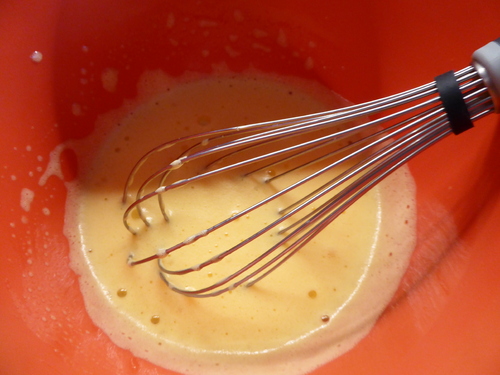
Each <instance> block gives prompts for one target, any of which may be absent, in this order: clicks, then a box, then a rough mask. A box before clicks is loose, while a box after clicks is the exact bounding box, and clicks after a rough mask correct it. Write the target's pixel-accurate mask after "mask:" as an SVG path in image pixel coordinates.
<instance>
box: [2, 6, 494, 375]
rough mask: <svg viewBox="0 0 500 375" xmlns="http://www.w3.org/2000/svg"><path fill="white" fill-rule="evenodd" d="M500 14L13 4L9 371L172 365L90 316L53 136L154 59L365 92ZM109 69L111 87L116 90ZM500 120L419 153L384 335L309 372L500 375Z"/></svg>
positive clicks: (484, 37) (6, 162) (460, 42)
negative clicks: (413, 237)
mask: <svg viewBox="0 0 500 375" xmlns="http://www.w3.org/2000/svg"><path fill="white" fill-rule="evenodd" d="M499 15H500V2H499V1H498V0H476V1H474V2H470V1H468V2H466V1H461V0H454V1H448V0H438V1H436V0H422V1H404V2H402V1H396V0H385V1H378V0H373V1H369V0H358V1H347V0H337V1H327V0H323V1H322V0H309V1H307V2H306V1H301V0H253V1H251V2H249V1H243V0H228V1H220V0H211V1H192V0H183V1H173V0H172V1H170V0H147V1H132V0H86V1H60V0H36V1H35V0H4V1H2V2H0V46H1V51H2V54H1V55H2V57H1V59H0V87H1V90H0V103H1V111H0V126H1V137H0V160H1V169H0V181H1V185H0V186H1V192H2V195H1V196H2V198H3V199H2V200H3V201H2V215H1V216H0V228H1V234H0V236H1V240H2V258H1V261H0V280H1V281H0V283H1V284H0V285H1V288H0V301H1V302H0V316H1V319H0V334H1V338H2V339H1V340H0V373H1V374H11V375H17V374H23V375H24V374H26V375H30V374H52V375H53V374H155V375H165V374H172V372H170V371H168V370H164V369H161V368H158V367H156V366H154V365H152V364H150V363H149V362H147V361H144V360H142V359H138V358H134V357H133V356H132V355H131V354H130V353H129V352H128V351H126V350H123V349H121V348H119V347H117V346H115V345H114V344H113V343H112V342H111V341H110V340H109V339H108V338H107V336H106V335H105V334H104V333H103V332H102V331H101V330H100V329H98V328H97V327H96V326H94V324H93V323H92V321H91V320H90V318H89V317H88V316H87V314H86V311H85V308H84V304H83V299H82V296H81V295H80V292H79V287H78V280H77V277H76V275H75V274H74V273H73V272H72V270H71V269H70V268H69V265H68V241H67V239H66V237H65V236H64V235H63V232H62V228H63V222H64V203H65V198H66V189H65V186H64V182H65V181H70V180H72V179H74V178H76V177H77V176H78V163H77V160H75V157H74V155H73V154H72V153H71V152H69V151H64V152H62V153H61V154H60V155H59V153H58V152H59V151H60V148H58V147H57V146H58V145H59V144H61V142H64V141H65V140H68V139H71V138H81V137H85V136H86V135H88V134H89V133H90V132H91V131H92V130H93V128H94V126H95V122H96V119H97V118H98V116H99V115H101V114H103V113H106V112H107V111H109V110H112V109H115V108H118V107H120V105H121V104H122V103H123V101H124V100H126V99H128V98H133V97H134V96H135V95H136V84H137V80H138V77H139V75H140V74H141V73H142V72H143V71H144V70H150V69H162V70H164V71H165V72H167V73H168V74H170V75H174V76H177V75H180V74H182V73H183V72H185V71H195V72H206V73H210V72H211V71H212V66H213V64H220V63H222V62H224V63H226V64H227V66H228V67H229V68H230V69H231V70H233V71H235V72H238V71H241V70H244V69H246V68H248V67H250V66H253V67H256V68H258V69H260V70H263V71H266V72H278V73H281V74H287V75H296V76H301V77H306V78H312V79H316V80H318V81H321V82H323V83H324V84H325V85H327V86H329V87H331V88H332V89H333V90H334V91H336V92H338V93H340V94H341V95H343V96H345V97H346V98H348V99H349V100H351V101H353V102H360V101H365V100H369V99H374V98H376V97H379V96H381V95H386V94H391V93H395V92H397V91H401V90H403V89H407V88H411V87H413V86H416V85H419V84H422V83H426V82H428V81H430V80H432V79H433V77H434V76H436V75H437V74H440V73H443V72H445V71H447V70H450V69H460V68H462V67H464V66H465V65H467V64H468V63H469V59H470V55H471V53H472V52H473V51H474V50H475V49H476V48H479V47H481V46H482V45H483V44H485V43H487V42H489V41H490V40H493V39H496V38H498V37H499V36H500V23H499V22H498V16H499ZM283 35H285V36H286V38H285V39H283ZM280 38H281V39H280ZM34 51H39V52H41V53H42V55H43V58H42V60H41V61H39V62H36V61H34V60H33V59H32V58H31V57H30V56H31V55H32V53H33V52H34ZM233 52H236V53H233ZM106 69H113V72H115V73H117V77H118V80H117V85H116V89H115V90H113V89H110V87H107V88H108V90H106V89H105V87H103V84H102V81H101V78H102V74H103V72H104V73H105V72H106ZM498 122H499V117H498V116H496V115H494V116H490V117H489V118H487V119H484V120H481V121H480V122H479V123H478V124H477V126H476V127H475V128H474V129H473V130H470V131H468V132H467V133H464V134H463V135H461V136H459V137H449V138H448V139H446V140H444V141H443V142H441V143H440V144H438V145H436V146H434V147H433V148H431V149H429V150H428V151H427V152H426V153H424V154H423V155H421V156H419V157H418V158H417V159H415V160H414V161H412V162H411V164H410V167H411V169H412V171H413V173H414V175H415V178H416V180H417V185H418V205H419V206H418V207H419V211H418V215H419V223H418V228H419V229H418V247H417V249H416V251H415V254H414V257H413V260H412V264H411V267H410V268H409V270H408V272H407V274H406V276H405V278H404V280H403V282H402V284H401V286H400V289H399V291H398V293H397V294H396V296H395V297H394V300H393V303H392V304H391V305H390V307H389V308H388V309H387V310H386V312H385V313H384V314H383V316H382V317H381V318H380V320H379V321H378V323H377V324H376V326H375V328H374V329H373V331H372V332H371V333H370V334H369V335H368V336H367V337H366V338H365V339H364V340H363V341H362V342H361V343H360V344H359V345H357V346H356V347H355V348H354V349H353V350H351V351H350V352H348V353H347V354H345V355H343V356H341V357H340V358H338V359H336V360H334V361H332V362H330V363H328V364H326V365H325V366H323V367H321V368H319V369H317V370H316V371H315V372H314V374H316V375H319V374H337V375H341V374H350V375H353V374H372V375H376V374H384V375H387V374H426V375H430V374H440V375H441V374H457V375H465V374H483V375H485V374H498V373H500V356H499V355H498V354H499V351H500V350H499V348H500V345H499V337H500V251H499V248H500V231H499V230H498V223H500V202H499V191H500V172H499V171H500V147H499V146H500V130H499V128H498V125H499V124H498ZM59 157H60V159H61V160H62V165H61V168H60V169H51V167H52V166H54V165H55V164H53V163H51V159H54V158H59ZM30 194H31V195H30ZM23 197H24V198H23Z"/></svg>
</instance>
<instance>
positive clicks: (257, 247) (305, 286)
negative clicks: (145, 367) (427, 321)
mask: <svg viewBox="0 0 500 375" xmlns="http://www.w3.org/2000/svg"><path fill="white" fill-rule="evenodd" d="M141 87H142V88H141V92H142V94H141V95H140V98H139V99H138V100H137V102H134V103H128V104H127V105H126V106H125V107H124V109H123V110H121V111H117V112H116V113H113V114H110V115H109V116H107V117H106V118H103V119H102V120H101V121H100V125H101V126H100V130H98V131H96V133H95V134H94V135H93V136H92V137H91V138H90V139H87V140H85V141H82V142H76V143H75V144H74V145H72V146H71V147H72V148H74V149H75V151H76V152H77V154H78V156H79V160H80V176H79V179H78V181H77V182H75V183H73V184H72V185H71V186H70V194H69V198H68V206H67V226H66V233H67V236H68V237H69V238H70V240H71V242H72V254H71V259H72V266H73V268H74V270H75V271H76V272H77V273H78V274H79V275H81V278H80V283H81V289H82V293H83V295H84V298H85V302H86V306H87V309H88V312H89V314H90V316H91V317H92V319H93V320H94V321H95V323H96V324H97V325H98V326H100V327H101V328H102V329H103V330H104V331H105V332H106V333H107V334H108V335H109V336H110V337H111V339H112V340H113V341H114V342H116V343H117V345H119V346H122V347H125V348H128V349H130V350H131V351H132V352H133V353H134V354H135V355H137V356H140V357H143V358H146V359H149V360H150V361H151V362H153V363H156V364H158V365H160V366H163V367H166V368H170V369H173V370H176V371H179V372H181V373H189V374H191V373H192V374H211V373H213V374H223V373H227V374H233V373H239V374H244V373H248V374H255V373H264V372H267V373H272V374H277V373H286V374H300V373H305V372H307V371H310V370H311V369H313V368H315V367H317V366H319V365H321V364H322V363H324V362H326V361H329V360H331V359H332V358H334V357H336V356H338V355H340V354H342V353H344V352H345V351H347V350H349V349H350V348H351V347H352V346H353V345H355V344H356V343H357V342H358V341H359V340H360V339H362V338H363V337H364V336H365V335H366V334H367V333H368V332H369V330H370V328H371V327H372V326H373V324H374V323H375V322H376V319H377V318H378V316H379V315H380V313H381V312H382V311H383V310H384V308H385V306H386V304H387V303H388V301H389V300H390V298H391V297H392V294H393V293H394V291H395V289H396V288H397V286H398V283H399V280H400V278H401V276H402V274H403V272H404V270H405V268H406V264H407V262H408V259H409V255H410V254H411V251H412V250H413V248H414V244H415V207H414V206H415V204H414V193H415V192H414V186H413V180H412V178H411V176H410V175H409V173H408V171H407V170H406V169H402V170H400V171H398V172H397V173H396V174H394V175H393V176H391V177H389V178H388V179H387V180H386V181H384V182H383V184H381V185H380V186H379V187H377V188H375V189H373V190H372V191H371V192H370V193H369V194H367V195H366V196H365V197H363V198H362V199H361V200H360V201H359V202H358V203H356V205H355V206H353V207H352V208H351V209H349V210H348V211H347V212H346V213H345V214H343V215H342V216H341V217H340V218H339V219H338V220H336V221H335V222H334V224H333V225H331V226H330V227H329V228H328V229H327V230H325V231H324V232H322V233H321V234H320V235H319V236H317V237H316V238H315V239H314V240H313V241H312V242H311V243H310V244H309V245H308V246H307V247H305V248H304V249H302V250H301V251H300V252H299V253H298V254H296V255H295V256H294V257H293V258H292V259H291V260H290V261H288V262H287V263H286V264H285V265H283V266H282V267H280V268H279V269H278V270H277V271H275V272H274V273H273V274H271V275H269V276H268V277H266V278H265V279H263V280H262V281H261V282H259V283H257V284H255V285H254V286H252V287H250V288H237V289H235V290H233V291H231V292H229V293H226V294H223V295H220V296H218V297H214V298H205V299H195V298H189V297H185V296H182V295H180V294H177V293H175V292H173V291H171V290H169V289H168V288H167V286H166V285H165V283H164V282H163V281H162V280H161V279H160V277H159V275H158V267H157V264H156V262H151V263H147V264H142V265H138V266H135V267H129V266H128V265H127V257H128V255H129V254H130V253H133V254H134V258H135V259H140V258H143V257H146V256H148V255H151V254H154V253H155V252H156V251H157V249H159V248H163V247H166V246H167V247H168V246H169V245H173V244H175V243H177V242H180V241H183V240H184V239H186V238H187V237H188V236H190V235H193V234H195V233H197V232H199V231H200V230H202V229H204V228H206V227H207V226H209V225H211V224H213V223H214V222H216V221H218V220H219V219H223V218H225V217H227V216H230V215H231V214H233V213H234V212H239V211H240V210H242V209H244V208H245V207H247V206H248V205H249V203H253V202H255V201H256V200H258V199H259V198H261V197H265V196H267V195H269V193H270V192H272V191H275V190H276V189H279V188H280V187H281V186H285V185H286V184H287V183H288V182H289V181H287V180H286V179H285V180H283V181H280V182H279V183H278V184H272V185H269V184H263V183H262V178H263V177H264V175H265V174H266V173H274V172H276V171H273V172H269V171H264V172H263V174H260V175H259V174H258V175H256V176H253V177H251V178H246V179H243V180H242V179H241V178H239V176H233V175H230V176H225V177H223V178H218V179H214V180H209V181H206V182H202V183H197V184H191V185H188V186H186V187H185V188H183V189H179V190H176V191H175V192H172V193H169V194H168V195H166V197H167V208H168V210H169V215H170V218H171V220H170V222H169V223H165V222H164V221H163V220H162V219H161V217H160V216H159V215H158V210H157V209H156V207H155V204H156V201H155V202H154V203H152V205H150V206H148V215H150V220H151V222H152V225H151V227H149V228H147V229H146V228H145V227H144V225H142V224H141V223H140V222H139V221H138V220H136V219H134V218H132V222H133V224H134V226H137V228H139V233H138V234H137V235H136V236H134V235H132V234H130V232H128V231H127V230H126V229H125V227H124V226H123V224H122V215H123V210H124V206H123V205H122V203H121V194H122V189H123V185H124V183H125V179H126V177H127V175H128V173H129V171H130V169H131V168H132V166H133V165H134V163H135V162H136V161H137V160H138V159H139V157H140V156H142V155H143V154H144V153H145V152H147V151H148V150H149V149H151V148H153V147H154V146H156V145H157V144H158V143H160V142H162V141H166V140H170V139H172V138H176V137H179V136H182V135H185V134H190V133H197V132H200V131H205V130H208V129H209V128H220V127H227V126H234V125H236V124H242V123H251V122H255V121H261V120H266V119H274V118H281V117H286V116H293V115H298V114H305V113H311V112H316V111H322V110H325V109H328V108H332V107H333V106H340V105H342V104H343V102H342V100H341V99H339V98H338V97H337V96H336V95H334V94H332V93H331V92H328V91H327V90H326V89H322V88H318V87H317V86H316V85H314V84H311V83H305V82H302V81H300V82H299V81H295V80H290V79H288V80H282V79H278V78H275V77H269V76H264V75H259V74H255V73H252V74H251V73H249V74H245V75H236V76H232V75H228V74H222V75H218V76H215V77H212V78H204V79H193V78H190V79H184V80H173V79H169V78H168V77H164V76H162V75H161V74H160V73H151V74H148V75H146V76H145V77H144V79H143V81H142V86H141ZM95 143H99V144H100V148H99V149H98V150H97V151H96V150H95V149H94V150H93V151H92V152H90V150H91V149H92V147H95V146H92V145H93V144H95ZM175 156H176V155H175V154H174V155H173V157H175ZM163 163H165V162H163ZM187 168H189V167H187ZM309 172H310V171H309ZM309 172H308V171H302V172H300V175H306V174H307V173H309ZM298 177H300V176H299V175H297V174H295V175H292V176H290V178H289V179H293V180H295V179H297V178H298ZM299 195H300V194H299ZM293 200H294V197H285V198H283V199H281V200H278V201H276V202H275V203H273V204H274V205H275V207H274V208H272V209H271V210H269V211H265V212H260V211H259V212H255V213H251V214H249V215H247V216H245V217H242V218H240V219H238V220H237V222H236V223H235V226H234V227H228V228H224V229H221V230H220V231H218V232H216V233H215V234H214V235H213V236H209V237H207V238H206V239H204V240H202V241H199V243H196V244H195V248H191V247H188V248H186V249H182V250H179V251H178V252H177V253H175V254H174V255H173V256H171V257H169V258H167V259H165V260H164V262H165V263H164V264H165V265H169V266H172V268H174V269H175V268H180V267H182V266H184V265H188V266H191V265H194V264H196V263H199V262H200V261H201V260H204V259H206V257H209V256H211V255H215V254H216V253H218V252H220V251H222V250H224V249H226V248H228V247H230V246H231V245H232V244H235V243H237V242H239V241H240V240H242V239H244V238H245V237H246V236H247V235H248V234H249V233H251V232H255V231H256V230H258V229H260V228H261V227H262V226H263V224H265V223H269V222H271V221H272V220H274V219H275V218H276V217H277V214H276V211H277V209H278V208H279V207H283V206H285V205H286V203H287V202H289V201H293ZM150 203H151V202H150ZM275 235H276V234H275V233H274V234H273V233H270V234H269V235H268V236H266V238H264V240H263V241H264V242H262V241H260V242H256V243H255V244H254V245H253V246H254V248H253V249H252V248H250V251H251V252H252V251H254V252H259V251H261V250H262V249H265V248H267V247H268V246H270V244H271V243H273V241H274V239H275V238H273V237H272V236H275ZM266 241H269V242H268V243H266ZM239 256H242V257H244V258H243V259H242V260H238V259H237V257H239ZM245 256H246V257H248V258H245ZM254 256H255V254H254V253H250V254H249V255H248V254H246V252H238V254H237V255H236V258H235V257H231V260H229V261H227V262H221V263H220V264H218V265H217V266H216V267H215V268H206V269H203V270H201V271H199V272H197V273H194V274H190V275H188V276H181V277H176V278H173V279H172V280H173V281H174V282H175V283H176V284H178V285H180V286H182V287H195V288H196V287H200V286H203V285H207V283H208V284H210V283H211V282H214V281H216V280H218V279H219V278H220V277H221V276H222V275H223V274H225V272H227V270H228V269H229V270H235V267H237V265H238V264H240V263H241V264H244V263H245V262H246V261H247V259H250V258H252V257H254ZM193 259H194V260H193ZM239 262H240V263H239Z"/></svg>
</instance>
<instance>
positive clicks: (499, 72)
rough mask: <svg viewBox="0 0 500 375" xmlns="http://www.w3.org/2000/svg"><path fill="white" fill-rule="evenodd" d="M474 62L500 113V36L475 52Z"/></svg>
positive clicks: (496, 109)
mask: <svg viewBox="0 0 500 375" xmlns="http://www.w3.org/2000/svg"><path fill="white" fill-rule="evenodd" d="M472 64H473V65H474V67H475V68H476V70H477V72H478V73H479V75H480V76H481V78H482V79H483V81H484V83H485V85H486V87H487V88H488V91H489V93H490V95H491V98H492V100H493V105H494V106H495V112H496V113H500V38H498V39H497V40H495V41H493V42H490V43H488V44H486V45H485V46H484V47H481V48H479V49H478V50H477V51H476V52H474V53H473V55H472Z"/></svg>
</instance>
